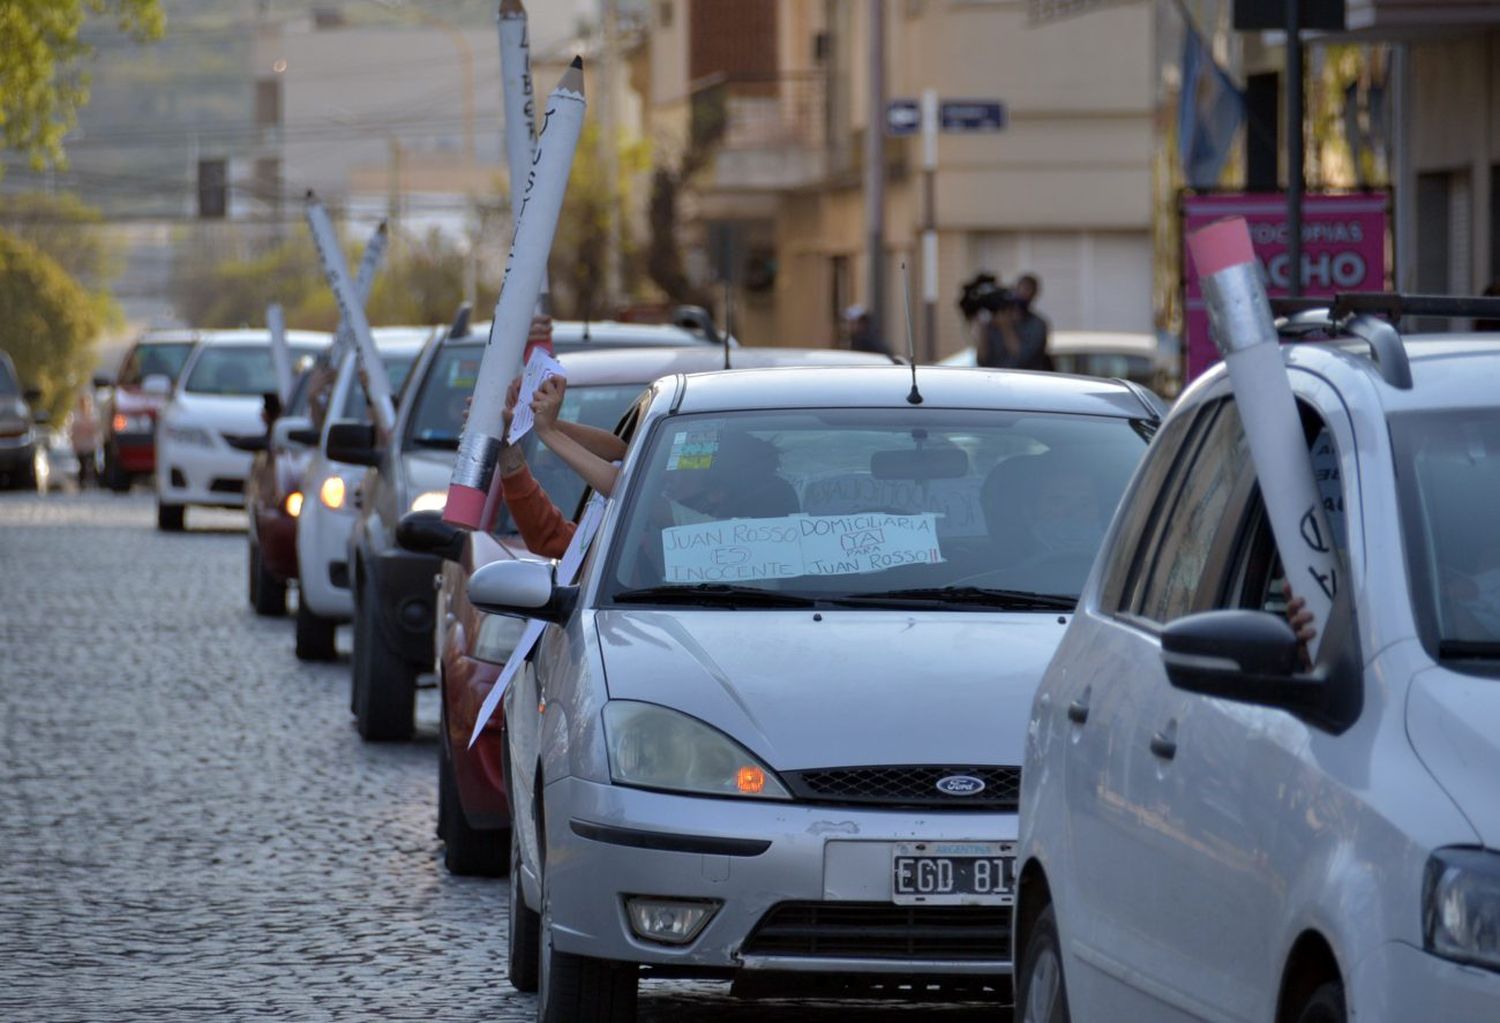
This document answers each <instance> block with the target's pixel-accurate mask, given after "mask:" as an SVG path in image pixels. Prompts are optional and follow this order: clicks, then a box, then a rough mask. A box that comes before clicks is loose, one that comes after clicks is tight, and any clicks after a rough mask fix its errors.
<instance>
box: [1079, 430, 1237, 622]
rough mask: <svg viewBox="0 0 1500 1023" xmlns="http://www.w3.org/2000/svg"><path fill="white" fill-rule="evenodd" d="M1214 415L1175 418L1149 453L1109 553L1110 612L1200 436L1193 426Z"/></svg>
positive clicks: (1104, 597)
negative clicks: (1193, 440)
mask: <svg viewBox="0 0 1500 1023" xmlns="http://www.w3.org/2000/svg"><path fill="white" fill-rule="evenodd" d="M1211 415H1212V411H1211V410H1209V411H1205V410H1203V409H1200V410H1199V411H1198V412H1197V413H1196V414H1187V415H1180V416H1176V417H1174V418H1173V419H1171V420H1169V421H1168V422H1167V424H1166V425H1165V426H1163V427H1162V428H1161V430H1160V432H1159V433H1158V434H1157V436H1156V439H1155V441H1154V442H1153V443H1152V446H1151V448H1150V450H1148V451H1147V452H1146V456H1145V461H1144V464H1143V465H1142V466H1141V470H1140V482H1139V483H1138V484H1137V485H1136V487H1135V489H1134V490H1133V491H1132V496H1131V498H1130V499H1129V504H1128V505H1127V506H1126V507H1125V508H1124V510H1123V511H1122V512H1121V515H1122V519H1121V522H1120V529H1119V533H1118V534H1117V536H1116V538H1115V542H1114V543H1113V544H1111V546H1110V549H1109V550H1108V551H1106V552H1105V558H1106V562H1105V567H1104V575H1103V579H1104V583H1103V586H1102V588H1101V590H1100V594H1101V596H1100V604H1101V607H1102V608H1103V610H1105V611H1106V612H1111V611H1115V610H1118V609H1119V608H1120V602H1121V598H1122V594H1124V593H1126V592H1128V591H1127V590H1126V578H1127V576H1128V574H1129V573H1130V571H1131V568H1132V566H1133V565H1134V564H1135V562H1136V560H1137V557H1138V554H1139V552H1140V549H1141V547H1142V545H1143V544H1145V543H1146V542H1147V541H1148V540H1149V538H1150V537H1151V536H1152V534H1153V533H1154V532H1155V531H1156V530H1155V528H1154V525H1155V522H1156V512H1157V508H1158V506H1159V505H1160V504H1161V503H1162V498H1163V495H1164V494H1166V493H1167V491H1168V489H1169V486H1170V485H1171V481H1172V480H1173V479H1174V478H1175V474H1176V473H1177V472H1178V471H1180V469H1181V467H1182V464H1183V461H1184V458H1183V455H1184V452H1185V450H1186V448H1185V444H1186V442H1188V441H1189V439H1190V438H1194V437H1196V436H1197V434H1196V433H1195V432H1193V429H1192V428H1193V425H1194V424H1195V423H1197V422H1199V421H1201V420H1204V419H1205V418H1207V417H1211Z"/></svg>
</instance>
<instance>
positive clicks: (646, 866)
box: [545, 778, 1017, 976]
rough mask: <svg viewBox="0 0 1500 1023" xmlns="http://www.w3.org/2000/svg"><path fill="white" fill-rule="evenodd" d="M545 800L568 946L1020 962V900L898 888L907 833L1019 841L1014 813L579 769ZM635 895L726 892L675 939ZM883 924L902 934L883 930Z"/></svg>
mask: <svg viewBox="0 0 1500 1023" xmlns="http://www.w3.org/2000/svg"><path fill="white" fill-rule="evenodd" d="M545 799H546V808H547V849H548V851H547V860H546V870H547V872H548V875H549V878H548V889H549V892H550V899H551V914H552V925H553V933H552V938H553V943H554V947H555V948H558V949H561V950H563V951H565V952H572V953H575V954H578V955H588V956H594V957H597V958H602V959H615V960H622V961H627V962H637V963H647V964H654V965H661V966H676V967H691V968H698V969H725V968H728V969H738V970H762V971H788V972H812V971H816V972H828V973H869V974H894V975H902V976H942V975H990V976H1004V975H1008V974H1009V973H1010V972H1011V958H1010V938H1009V933H1010V908H1009V907H999V906H983V907H969V906H963V907H960V906H942V907H908V906H896V905H895V904H894V903H893V902H892V901H891V899H892V857H893V855H894V845H895V843H897V842H915V841H934V840H935V841H945V840H946V841H985V842H1001V841H1014V840H1015V837H1016V823H1017V821H1016V816H1015V815H1014V814H1000V813H994V814H981V813H933V812H920V811H876V810H864V809H852V808H844V807H824V806H810V805H806V804H799V803H791V802H781V801H772V800H765V801H760V800H750V799H711V798H697V797H693V796H682V795H673V794H666V793H657V792H647V791H643V790H639V789H630V788H625V787H622V786H615V785H601V784H597V783H593V782H586V781H582V780H579V779H576V778H565V779H562V780H559V781H557V782H555V783H552V784H550V785H548V787H547V790H546V794H545ZM663 846H667V847H673V848H663ZM631 895H647V896H658V897H662V898H680V899H686V900H695V899H696V900H712V901H714V902H717V903H718V904H719V906H718V909H717V911H716V912H715V914H714V915H713V917H712V918H711V919H710V920H709V921H708V922H707V923H706V924H705V925H704V926H703V928H702V930H701V931H700V932H699V934H698V935H697V937H696V938H695V939H694V940H693V941H692V942H691V943H690V944H688V945H685V946H671V945H664V944H660V943H657V942H654V941H649V940H646V939H643V938H641V937H638V936H637V935H636V934H635V932H634V931H633V930H632V928H631V926H630V923H629V920H628V918H627V913H626V910H625V900H626V898H627V897H628V896H631ZM788 925H789V926H788ZM799 928H800V930H799ZM773 930H775V932H776V937H775V938H774V939H773V938H771V937H770V935H771V934H772V931H773ZM877 932H883V933H884V934H885V936H886V938H888V939H889V940H881V941H874V942H872V941H871V940H870V938H871V936H872V935H875V934H876V933H877ZM799 933H800V934H801V935H802V936H803V938H805V940H801V939H789V938H788V935H796V934H799Z"/></svg>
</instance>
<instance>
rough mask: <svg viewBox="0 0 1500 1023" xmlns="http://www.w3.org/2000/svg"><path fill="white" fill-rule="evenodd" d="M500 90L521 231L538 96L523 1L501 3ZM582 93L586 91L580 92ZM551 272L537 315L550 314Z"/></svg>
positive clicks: (533, 152)
mask: <svg viewBox="0 0 1500 1023" xmlns="http://www.w3.org/2000/svg"><path fill="white" fill-rule="evenodd" d="M500 90H501V101H502V107H503V109H504V111H505V165H506V167H507V168H508V169H509V170H510V208H511V212H512V214H513V216H512V218H511V219H512V220H513V221H514V222H515V226H516V227H517V228H519V226H520V222H521V210H522V208H523V207H524V206H525V205H526V177H527V175H528V174H529V173H530V172H531V164H532V161H533V160H534V159H535V158H536V95H535V93H534V91H533V89H532V80H531V30H530V28H529V26H528V23H527V20H526V6H525V5H524V4H522V3H521V0H500ZM580 91H582V90H580ZM547 291H548V287H547V268H546V266H543V267H542V287H541V291H539V292H538V293H537V305H536V311H537V312H538V313H545V312H546V311H547V308H546V307H547V302H546V294H547Z"/></svg>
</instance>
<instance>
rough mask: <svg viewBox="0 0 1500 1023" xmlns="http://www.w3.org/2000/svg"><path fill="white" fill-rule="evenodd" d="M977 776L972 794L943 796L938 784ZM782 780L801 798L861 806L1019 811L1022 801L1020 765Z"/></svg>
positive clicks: (871, 770)
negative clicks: (977, 787)
mask: <svg viewBox="0 0 1500 1023" xmlns="http://www.w3.org/2000/svg"><path fill="white" fill-rule="evenodd" d="M956 775H958V776H963V777H968V778H978V779H979V780H980V781H982V782H984V788H983V789H982V790H980V791H979V792H976V793H974V794H973V795H968V796H962V795H953V794H950V793H947V792H944V791H943V790H942V789H939V788H938V782H940V781H942V780H943V779H944V778H951V777H954V776H956ZM781 777H782V778H783V779H784V780H785V781H786V784H787V787H788V788H789V789H791V792H792V795H793V796H795V797H796V798H797V799H801V800H804V801H807V802H816V803H859V804H865V805H874V806H892V807H896V806H911V807H926V808H930V809H950V810H963V809H985V810H1015V809H1016V807H1017V806H1018V804H1019V800H1020V797H1021V769H1020V768H1019V767H956V766H941V765H938V766H934V765H930V764H928V765H918V766H907V767H835V768H823V769H819V770H813V771H787V772H784V773H783V774H782V775H781Z"/></svg>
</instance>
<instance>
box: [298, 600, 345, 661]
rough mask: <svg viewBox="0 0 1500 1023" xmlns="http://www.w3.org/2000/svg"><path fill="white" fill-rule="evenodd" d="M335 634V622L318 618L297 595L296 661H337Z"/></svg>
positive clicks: (336, 630) (336, 626)
mask: <svg viewBox="0 0 1500 1023" xmlns="http://www.w3.org/2000/svg"><path fill="white" fill-rule="evenodd" d="M337 632H338V623H337V622H335V621H332V620H330V619H328V618H321V617H319V616H318V615H317V614H315V613H314V612H313V610H312V608H310V607H308V606H307V601H306V600H304V599H303V597H302V594H300V593H299V594H297V660H299V661H334V660H337V659H338V655H339V652H338V646H337V644H336V643H335V641H334V637H335V636H336V634H337Z"/></svg>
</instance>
